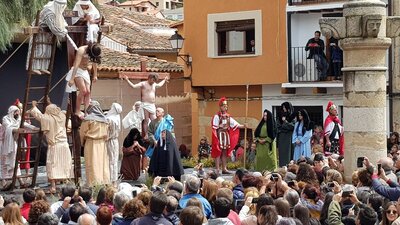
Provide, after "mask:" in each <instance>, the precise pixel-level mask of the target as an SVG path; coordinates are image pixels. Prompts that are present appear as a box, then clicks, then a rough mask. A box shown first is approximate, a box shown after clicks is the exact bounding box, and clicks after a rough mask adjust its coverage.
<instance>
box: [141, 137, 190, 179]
mask: <svg viewBox="0 0 400 225" xmlns="http://www.w3.org/2000/svg"><path fill="white" fill-rule="evenodd" d="M149 174H152V175H153V176H154V177H156V176H160V177H168V176H173V177H174V178H175V180H180V179H181V175H182V174H184V171H183V166H182V163H181V158H180V153H179V150H178V147H177V146H176V142H175V138H174V137H173V136H172V134H171V132H170V131H169V130H167V129H164V130H163V131H162V132H161V138H160V141H158V142H157V146H156V148H155V149H154V152H153V155H152V157H151V161H150V166H149Z"/></svg>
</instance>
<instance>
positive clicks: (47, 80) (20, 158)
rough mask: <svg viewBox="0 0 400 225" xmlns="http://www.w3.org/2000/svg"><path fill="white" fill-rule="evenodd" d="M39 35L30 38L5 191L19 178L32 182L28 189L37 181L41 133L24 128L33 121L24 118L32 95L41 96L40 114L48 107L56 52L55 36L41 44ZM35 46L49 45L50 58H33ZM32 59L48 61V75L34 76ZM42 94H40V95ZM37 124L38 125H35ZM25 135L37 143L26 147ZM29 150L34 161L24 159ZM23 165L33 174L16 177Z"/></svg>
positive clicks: (37, 24) (37, 19)
mask: <svg viewBox="0 0 400 225" xmlns="http://www.w3.org/2000/svg"><path fill="white" fill-rule="evenodd" d="M39 16H40V12H38V13H37V16H36V22H35V26H36V27H38V26H39ZM38 35H39V33H34V34H33V36H32V45H31V49H30V51H31V53H30V57H29V59H28V60H29V62H28V63H29V64H28V79H27V81H26V89H25V96H24V100H23V102H22V104H23V108H22V113H21V124H20V128H19V130H18V140H17V153H16V160H15V166H14V173H13V177H12V182H11V185H10V186H9V187H8V188H7V189H14V188H15V184H16V181H17V179H19V178H22V179H23V178H28V177H31V178H32V182H31V184H30V187H32V188H33V187H34V186H35V185H36V179H37V174H38V166H39V160H40V150H41V147H42V141H43V140H42V139H43V132H42V131H40V130H30V129H26V128H25V127H24V123H25V122H26V120H29V119H31V120H35V119H34V118H33V117H28V116H26V112H27V111H28V110H29V109H28V107H31V106H32V101H33V100H37V99H32V98H31V96H32V95H33V96H34V97H36V98H37V97H38V96H42V98H41V101H39V102H38V108H39V109H41V111H42V112H44V111H45V109H46V107H47V105H48V99H49V91H50V85H51V78H52V73H53V66H54V58H55V52H56V48H57V45H56V36H55V35H53V37H52V40H51V42H43V41H39V40H37V39H38ZM37 44H44V45H49V46H51V55H50V57H48V58H47V57H37V56H35V49H36V46H37ZM34 59H44V60H49V61H50V63H49V68H48V71H49V72H50V74H40V75H38V74H36V73H34V72H33V71H32V63H33V60H34ZM38 83H40V85H39V86H36V85H37V84H38ZM41 93H42V94H41ZM37 124H39V123H37ZM27 135H32V140H33V139H34V138H35V139H36V140H37V142H36V143H35V144H34V145H33V146H29V147H28V146H27V145H26V144H25V137H26V136H27ZM28 149H30V150H36V151H35V157H34V160H30V159H26V158H25V152H26V151H27V150H28ZM25 163H33V172H32V173H26V174H24V175H18V174H17V172H18V167H19V165H20V164H25Z"/></svg>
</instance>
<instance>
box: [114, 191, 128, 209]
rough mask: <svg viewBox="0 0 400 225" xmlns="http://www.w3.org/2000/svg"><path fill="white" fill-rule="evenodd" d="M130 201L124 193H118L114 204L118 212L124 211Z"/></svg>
mask: <svg viewBox="0 0 400 225" xmlns="http://www.w3.org/2000/svg"><path fill="white" fill-rule="evenodd" d="M129 200H130V198H129V196H128V195H126V194H125V193H123V192H117V193H115V195H114V200H113V204H114V206H115V209H116V210H117V211H118V212H121V211H122V208H123V207H124V205H125V204H126V203H127V202H128V201H129Z"/></svg>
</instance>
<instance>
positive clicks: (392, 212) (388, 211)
mask: <svg viewBox="0 0 400 225" xmlns="http://www.w3.org/2000/svg"><path fill="white" fill-rule="evenodd" d="M386 213H387V214H397V211H396V210H387V211H386Z"/></svg>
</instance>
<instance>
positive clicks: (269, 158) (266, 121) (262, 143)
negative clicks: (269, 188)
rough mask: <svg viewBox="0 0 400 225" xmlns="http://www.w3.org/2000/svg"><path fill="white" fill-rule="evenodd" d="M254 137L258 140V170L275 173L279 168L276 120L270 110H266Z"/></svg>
mask: <svg viewBox="0 0 400 225" xmlns="http://www.w3.org/2000/svg"><path fill="white" fill-rule="evenodd" d="M254 137H255V138H256V143H257V147H256V151H257V153H256V170H257V171H263V170H268V171H273V170H275V169H276V168H277V167H278V162H277V159H276V142H275V137H276V132H275V120H274V118H273V117H272V113H271V112H270V111H269V110H264V113H263V117H262V119H261V121H260V123H259V124H258V126H257V128H256V130H255V132H254Z"/></svg>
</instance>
